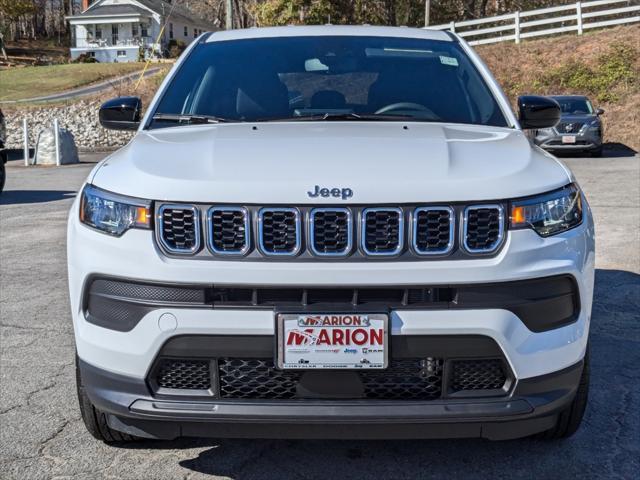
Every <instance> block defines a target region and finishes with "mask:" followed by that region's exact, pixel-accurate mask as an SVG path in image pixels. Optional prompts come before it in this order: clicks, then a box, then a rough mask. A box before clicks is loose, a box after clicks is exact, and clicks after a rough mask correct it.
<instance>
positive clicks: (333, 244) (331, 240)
mask: <svg viewBox="0 0 640 480" xmlns="http://www.w3.org/2000/svg"><path fill="white" fill-rule="evenodd" d="M310 217H311V248H312V249H313V253H315V254H316V255H346V254H347V253H349V250H350V249H351V235H352V232H351V228H352V227H351V214H350V212H349V210H347V209H346V208H341V209H337V208H336V209H329V208H317V209H314V210H312V211H311V214H310Z"/></svg>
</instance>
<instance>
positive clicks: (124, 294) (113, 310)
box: [84, 275, 580, 332]
mask: <svg viewBox="0 0 640 480" xmlns="http://www.w3.org/2000/svg"><path fill="white" fill-rule="evenodd" d="M86 285H87V286H86V288H85V294H84V311H85V318H86V319H87V321H88V322H90V323H93V324H96V325H99V326H101V327H104V328H109V329H112V330H117V331H121V332H127V331H130V330H132V329H133V328H134V327H135V326H136V325H137V324H138V322H139V321H140V320H141V319H142V318H143V317H144V316H145V315H146V314H148V313H149V312H152V311H153V310H156V309H161V308H172V309H182V308H188V309H193V308H205V309H207V308H209V309H217V308H223V309H225V308H226V309H246V310H251V309H267V310H272V311H276V310H277V311H296V312H311V311H321V312H332V311H342V312H345V311H359V312H362V311H369V310H370V309H377V310H378V311H379V310H380V309H384V310H416V309H417V310H438V309H439V310H447V309H503V310H508V311H510V312H512V313H513V314H515V315H517V316H518V318H520V320H522V322H523V323H524V324H525V325H526V326H527V328H528V329H529V330H531V331H533V332H544V331H547V330H551V329H554V328H559V327H562V326H565V325H568V324H571V323H573V322H575V321H576V320H577V319H578V316H579V313H580V296H579V294H578V286H577V282H576V280H575V278H573V277H572V276H571V275H558V276H552V277H543V278H536V279H529V280H518V281H509V282H498V283H487V284H471V285H441V286H435V285H434V286H389V287H370V286H366V287H340V286H338V287H329V288H328V287H285V286H283V287H262V286H242V287H231V286H222V285H184V284H182V285H180V284H159V283H149V282H146V283H145V282H140V281H133V280H126V279H120V278H105V277H95V278H90V279H89V280H88V281H87V283H86ZM345 292H346V294H345ZM314 299H315V300H314Z"/></svg>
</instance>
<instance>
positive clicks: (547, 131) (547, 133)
mask: <svg viewBox="0 0 640 480" xmlns="http://www.w3.org/2000/svg"><path fill="white" fill-rule="evenodd" d="M555 134H556V132H554V131H553V128H540V129H538V135H542V136H543V137H550V136H552V135H555Z"/></svg>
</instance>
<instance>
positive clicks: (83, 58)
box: [72, 53, 98, 63]
mask: <svg viewBox="0 0 640 480" xmlns="http://www.w3.org/2000/svg"><path fill="white" fill-rule="evenodd" d="M72 63H98V60H96V58H95V57H92V56H91V55H89V54H88V53H81V54H80V56H78V58H76V59H75V60H73V62H72Z"/></svg>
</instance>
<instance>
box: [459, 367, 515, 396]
mask: <svg viewBox="0 0 640 480" xmlns="http://www.w3.org/2000/svg"><path fill="white" fill-rule="evenodd" d="M506 380H507V375H506V372H505V369H504V365H503V363H502V360H497V359H496V360H456V361H454V362H452V366H451V384H450V385H451V391H452V392H461V391H463V390H496V389H499V388H502V387H503V386H504V384H505V382H506Z"/></svg>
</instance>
